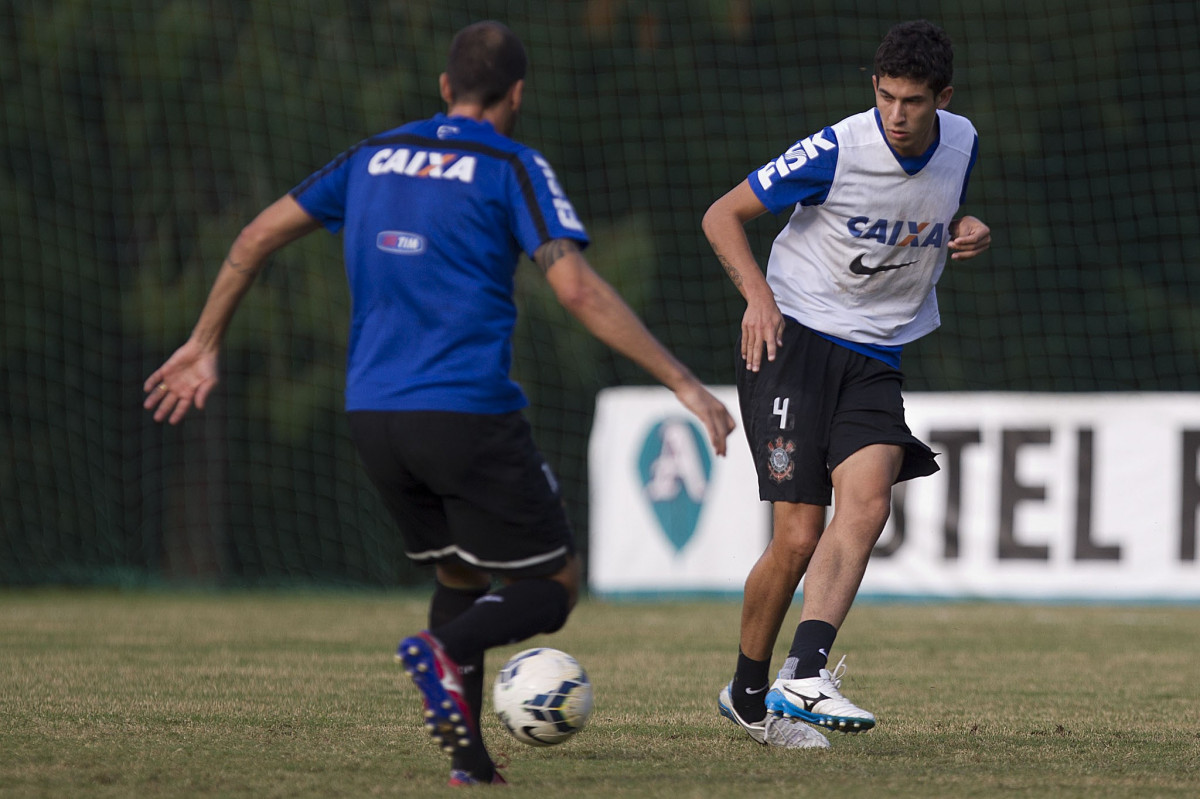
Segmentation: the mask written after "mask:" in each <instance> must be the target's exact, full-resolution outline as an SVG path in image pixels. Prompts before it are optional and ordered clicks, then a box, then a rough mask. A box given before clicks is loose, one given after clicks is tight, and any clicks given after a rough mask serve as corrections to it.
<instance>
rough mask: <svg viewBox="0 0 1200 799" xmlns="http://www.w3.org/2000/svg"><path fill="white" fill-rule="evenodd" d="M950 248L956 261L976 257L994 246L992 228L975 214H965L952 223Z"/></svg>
mask: <svg viewBox="0 0 1200 799" xmlns="http://www.w3.org/2000/svg"><path fill="white" fill-rule="evenodd" d="M950 235H951V236H952V237H953V238H951V239H950V243H949V244H948V245H947V246H948V247H949V248H950V251H951V255H950V257H951V258H953V259H954V260H955V261H965V260H966V259H968V258H974V257H975V256H976V255H979V254H980V253H981V252H983V251H984V250H986V249H987V248H988V247H990V246H992V229H991V228H989V227H988V226H987V225H985V224H983V222H981V221H980V220H978V219H976V218H975V217H973V216H964V217H963V218H962V219H956V220H955V221H954V222H952V223H951V224H950Z"/></svg>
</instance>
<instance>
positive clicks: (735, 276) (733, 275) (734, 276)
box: [717, 253, 742, 289]
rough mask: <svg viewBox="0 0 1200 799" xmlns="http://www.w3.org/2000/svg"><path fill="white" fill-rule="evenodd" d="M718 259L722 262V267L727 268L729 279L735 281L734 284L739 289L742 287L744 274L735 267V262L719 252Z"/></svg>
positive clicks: (726, 272)
mask: <svg viewBox="0 0 1200 799" xmlns="http://www.w3.org/2000/svg"><path fill="white" fill-rule="evenodd" d="M717 260H718V261H720V262H721V267H722V268H723V269H724V270H725V274H727V275H729V279H730V280H732V281H733V285H735V286H737V287H738V288H739V289H740V288H741V287H742V274H741V273H740V272H738V270H736V269H734V268H733V264H731V263H729V260H728V259H727V258H726V257H725V256H724V255H721V253H717Z"/></svg>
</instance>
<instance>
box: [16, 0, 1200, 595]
mask: <svg viewBox="0 0 1200 799" xmlns="http://www.w3.org/2000/svg"><path fill="white" fill-rule="evenodd" d="M489 17H491V18H498V19H502V20H505V21H506V22H508V23H509V24H510V25H511V26H512V27H513V28H514V29H515V30H516V31H517V32H518V34H519V35H520V36H521V37H522V38H523V39H524V41H525V43H526V46H527V48H528V50H529V53H530V57H531V73H530V76H529V81H528V91H527V94H526V98H527V104H526V111H525V114H524V116H523V118H522V121H521V123H520V126H519V128H518V131H517V135H518V136H519V137H520V138H522V139H523V140H525V141H527V142H529V143H530V144H533V145H534V146H536V147H538V148H539V149H540V150H542V151H543V152H544V153H545V154H546V156H547V157H548V158H549V159H550V161H551V162H552V163H553V164H554V165H555V167H556V169H557V171H558V173H559V175H560V177H561V178H562V182H563V183H564V185H565V187H566V189H567V191H568V192H569V194H570V195H571V197H572V198H573V200H574V201H575V204H576V206H577V207H578V209H579V211H580V213H581V215H582V216H583V218H584V220H585V222H586V223H587V224H588V226H589V229H590V231H591V233H592V234H593V237H594V240H595V244H594V246H593V248H592V249H591V250H590V251H589V253H590V256H591V258H592V260H593V262H594V264H595V265H596V266H597V268H598V269H600V270H601V271H602V272H603V273H604V274H605V275H606V276H607V277H608V278H609V279H610V280H611V281H612V282H613V283H614V284H616V285H617V286H618V287H619V288H620V289H621V290H622V291H623V292H624V293H625V295H626V297H627V298H628V299H629V300H630V302H631V304H633V305H634V306H635V307H636V308H637V309H638V310H639V311H640V312H641V313H642V315H643V316H644V318H646V320H647V321H648V323H649V325H650V326H651V328H652V329H653V330H654V331H655V332H656V333H657V334H658V335H659V336H660V337H661V338H662V339H663V340H665V341H666V342H667V343H668V344H669V345H670V346H672V347H673V348H674V349H676V351H677V352H679V353H680V355H681V356H682V357H683V358H684V359H685V360H686V361H687V362H688V363H689V364H691V365H692V366H693V368H694V369H695V370H696V371H697V372H698V373H699V374H700V375H701V377H702V378H703V379H705V380H706V381H708V382H711V383H714V384H727V383H729V382H731V380H732V360H733V339H734V336H735V335H736V330H737V326H738V322H739V320H740V318H741V310H742V304H741V300H740V298H739V297H738V296H737V294H736V292H735V291H734V289H733V288H732V286H730V285H729V284H728V282H727V280H726V278H725V277H724V274H723V273H722V271H721V269H720V268H719V266H718V265H717V264H716V262H715V260H714V258H713V257H712V255H711V253H710V251H709V249H708V247H707V244H706V242H705V241H704V238H703V236H702V234H701V232H700V229H699V219H700V217H701V215H702V213H703V211H704V210H705V208H706V207H707V206H708V204H709V203H710V202H711V201H712V200H713V199H715V198H716V197H717V196H718V195H719V194H720V193H722V192H724V191H725V190H726V189H728V188H729V187H731V186H732V185H733V184H735V183H736V182H738V181H739V180H741V179H742V178H743V177H744V176H745V175H746V174H747V173H748V172H749V171H750V170H751V169H753V168H755V167H757V166H758V165H759V164H760V163H762V162H764V161H765V160H767V159H768V158H770V157H772V156H774V155H777V154H778V153H779V152H781V151H782V150H783V149H784V148H786V147H787V146H788V145H790V144H791V143H792V142H793V141H794V140H796V139H797V138H800V137H802V136H805V135H808V134H809V133H812V132H814V131H815V130H817V129H818V128H820V127H821V126H823V125H825V124H828V123H832V122H834V121H836V120H838V119H840V118H842V117H843V116H846V115H848V114H850V113H853V112H856V111H860V110H863V109H865V108H867V107H869V106H870V104H871V102H872V97H871V94H870V90H869V82H868V80H869V75H870V64H871V58H872V56H873V53H874V48H875V46H876V44H877V42H878V40H879V38H880V36H881V35H882V34H883V32H884V31H885V30H886V29H887V28H888V27H889V26H890V25H891V24H893V23H894V22H897V21H900V20H902V19H911V18H916V17H926V18H929V19H932V20H935V21H937V22H938V23H940V24H941V25H942V26H943V27H945V28H946V29H947V31H948V32H949V33H950V34H951V36H952V37H953V38H954V40H955V42H956V46H957V74H956V79H955V85H956V90H957V91H956V94H955V96H954V100H953V104H952V109H953V110H955V111H958V112H959V113H963V114H966V115H968V116H969V117H971V118H972V119H973V120H974V122H975V124H976V126H977V127H978V129H979V131H980V135H981V154H980V161H979V164H978V167H977V169H976V172H975V177H974V180H973V185H972V191H971V196H970V199H969V203H968V210H969V211H971V212H973V213H975V214H977V215H978V216H980V217H982V218H983V219H985V220H986V221H987V222H988V223H989V224H990V225H991V226H992V228H993V231H994V239H995V243H994V245H993V249H992V251H991V253H990V254H989V255H987V256H985V257H984V258H982V259H977V260H975V261H973V262H970V263H968V264H963V265H955V266H953V267H952V268H950V269H949V270H948V271H947V274H946V276H945V278H944V279H943V282H942V287H941V290H940V296H941V303H942V309H943V318H944V320H945V324H944V326H943V328H942V329H941V330H940V331H939V332H938V333H936V334H934V335H933V336H930V337H928V338H927V339H925V340H923V341H922V342H920V343H918V344H917V345H914V346H912V347H910V348H909V350H908V352H907V354H906V363H905V371H906V373H907V375H908V388H909V390H1008V389H1021V390H1049V391H1062V392H1074V391H1095V390H1105V391H1109V390H1117V391H1132V390H1142V391H1154V390H1172V391H1178V390H1185V391H1194V390H1198V389H1200V369H1198V368H1197V364H1198V362H1200V272H1198V270H1197V269H1196V267H1195V265H1194V264H1193V263H1192V261H1193V259H1194V257H1195V254H1196V253H1197V251H1198V250H1200V224H1198V222H1197V211H1198V208H1197V205H1198V200H1197V195H1198V188H1197V186H1198V183H1200V181H1198V180H1197V178H1198V165H1200V146H1198V145H1197V143H1196V140H1195V138H1194V135H1193V134H1194V131H1195V129H1196V125H1197V122H1198V121H1200V120H1198V119H1197V112H1196V107H1197V104H1196V103H1195V102H1193V100H1192V98H1191V97H1189V96H1188V92H1187V87H1188V85H1189V81H1191V80H1194V78H1195V76H1196V75H1197V74H1200V47H1198V46H1197V42H1198V41H1200V24H1198V12H1197V4H1196V3H1195V2H1194V0H1187V1H1186V2H1166V1H1163V2H1116V1H1115V0H1097V2H1090V3H1083V2H1058V1H1057V0H1037V2H1031V1H1028V0H1003V1H1002V2H1001V1H1000V0H983V2H978V3H971V4H965V3H961V2H923V1H922V0H916V1H915V2H913V1H911V0H910V1H909V2H887V1H886V0H878V1H877V2H871V1H870V0H839V2H819V1H818V2H809V3H803V4H801V3H792V2H777V1H772V0H761V1H755V0H706V1H705V0H692V1H687V2H685V1H683V0H660V1H658V2H653V1H648V2H637V0H628V1H627V2H621V0H588V1H587V2H583V1H582V0H581V1H580V2H561V3H543V2H472V1H471V0H436V2H430V1H428V0H422V1H418V2H400V1H399V0H393V1H392V2H366V1H365V0H357V1H353V2H322V1H320V0H289V1H288V2H282V0H272V1H270V2H267V1H258V2H250V1H249V0H209V1H208V2H198V1H197V2H149V0H140V1H136V2H135V1H134V0H89V1H88V2H82V1H80V0H38V1H37V2H29V1H28V0H6V2H4V3H3V4H2V5H0V85H2V87H3V88H2V99H0V247H2V256H0V270H2V271H0V292H2V299H0V314H2V321H0V582H2V583H5V584H29V583H42V582H60V583H61V582H68V583H114V584H141V583H155V582H201V583H215V584H235V585H243V584H252V585H274V584H293V583H329V584H350V585H385V586H386V585H397V584H401V585H402V584H406V583H410V582H413V581H416V580H419V579H422V577H421V575H420V574H419V573H418V572H417V571H415V570H413V569H412V568H411V567H410V566H408V565H407V564H406V563H405V562H404V559H403V558H402V556H401V554H400V547H399V544H398V541H397V538H396V536H395V533H394V531H393V530H392V528H391V524H390V522H389V520H388V519H387V518H386V516H385V514H384V512H383V510H382V507H381V505H380V503H379V501H378V499H377V498H376V496H375V494H374V492H373V490H372V489H371V487H370V486H369V484H368V483H367V482H366V480H365V479H364V477H363V475H362V473H361V471H360V470H359V467H358V463H357V461H356V458H355V455H354V452H353V450H352V448H351V446H350V444H349V440H348V436H347V431H346V423H345V419H344V416H343V414H342V412H341V389H342V379H343V358H344V340H345V328H346V322H347V316H348V306H349V304H348V297H347V291H346V287H345V280H344V277H343V273H342V270H341V265H340V253H339V241H338V240H337V239H335V238H334V237H332V236H328V235H326V234H323V233H322V234H318V235H314V236H312V237H309V239H307V240H305V241H304V242H302V243H300V244H298V245H294V246H293V247H292V248H290V249H288V250H286V251H285V252H283V253H282V254H280V255H279V256H278V257H277V258H276V259H275V260H274V262H273V264H272V266H271V267H270V268H269V270H268V271H267V272H266V273H265V274H264V276H263V277H262V278H261V279H260V282H259V284H258V285H257V286H256V287H255V289H254V290H253V291H252V293H251V295H250V297H249V298H248V300H247V302H246V303H245V304H244V306H243V308H242V309H241V311H240V313H239V316H238V318H237V319H236V320H235V323H234V326H233V330H232V332H231V335H230V338H229V341H228V346H227V348H226V352H225V355H224V361H223V373H224V382H223V384H222V385H221V387H220V388H219V390H218V393H217V394H216V395H215V396H214V398H213V400H212V401H211V404H210V407H209V409H208V410H206V411H205V412H204V413H203V414H200V415H198V416H195V417H193V418H191V419H190V420H189V421H188V422H186V423H185V424H184V425H182V426H181V427H179V428H162V427H158V426H156V425H154V424H153V423H152V422H150V421H149V420H148V418H147V415H146V414H145V413H144V412H143V411H142V410H141V407H140V402H141V397H142V392H141V383H142V380H143V378H144V377H145V375H146V374H148V373H149V372H150V371H151V370H152V369H153V368H154V367H155V366H156V365H157V364H158V363H159V362H160V361H161V360H162V358H163V357H165V355H167V354H168V353H169V352H170V351H171V350H173V349H174V347H175V346H177V345H178V344H179V343H180V342H182V341H183V339H184V338H185V337H186V335H187V333H188V332H189V330H190V328H191V326H192V324H193V323H194V321H195V318H196V315H197V313H198V312H199V309H200V306H201V305H202V303H203V300H204V297H205V294H206V292H207V288H208V285H209V284H210V282H211V280H212V278H213V276H214V275H215V273H216V269H217V266H218V265H219V263H220V261H221V259H222V257H223V255H224V253H225V250H226V248H227V247H228V245H229V243H230V241H231V240H232V238H233V237H234V236H235V235H236V233H237V231H238V230H239V229H240V226H241V225H242V224H244V223H245V222H246V221H247V220H248V219H250V218H251V217H252V216H253V214H254V213H255V212H256V211H257V210H258V209H259V208H261V207H262V206H264V205H266V204H267V203H269V202H270V201H272V200H273V199H275V198H276V197H278V196H279V195H281V194H283V193H284V192H286V191H287V190H288V189H290V188H291V187H292V186H293V185H295V184H296V183H298V182H299V181H300V180H301V179H303V178H304V177H305V176H306V175H307V174H308V173H309V172H310V171H312V170H313V169H315V168H317V167H319V166H321V165H322V164H324V163H325V162H326V161H328V160H329V159H330V158H332V157H333V156H335V155H336V154H337V153H338V152H340V151H341V150H343V149H345V148H346V147H348V146H349V145H351V144H352V143H354V142H355V141H357V140H359V139H361V138H363V137H364V136H366V135H369V134H371V133H374V132H377V131H379V130H382V129H385V128H388V127H392V126H394V125H395V124H398V123H400V122H402V121H406V120H409V119H412V118H416V117H424V116H428V115H431V114H433V113H434V112H436V111H438V110H441V107H440V104H439V101H438V98H437V93H436V79H437V75H438V73H439V72H440V71H441V69H442V66H443V61H444V53H445V51H446V48H447V46H448V44H449V40H450V37H451V35H452V33H453V32H454V31H455V30H457V29H458V28H460V27H461V26H462V25H464V24H467V23H469V22H471V21H474V20H477V19H481V18H489ZM782 222H783V220H782V219H776V218H772V217H769V216H768V217H765V218H763V219H761V220H758V221H756V222H755V223H753V225H752V229H751V234H752V239H753V241H754V243H755V246H756V248H757V250H758V252H759V254H760V256H762V257H763V258H764V259H765V255H766V253H767V251H768V248H769V246H770V241H771V238H772V237H773V235H774V233H775V232H776V231H777V229H778V227H779V226H780V225H781V224H782ZM536 271H537V270H536V269H535V268H533V267H532V266H531V265H529V264H525V265H523V267H522V273H521V279H520V300H521V304H522V306H523V311H524V318H523V322H522V324H521V327H520V330H519V334H518V338H517V341H516V371H517V374H518V377H519V378H520V380H521V381H522V382H523V383H524V385H525V386H526V388H527V391H528V393H529V394H530V396H531V399H532V401H533V408H532V409H531V410H530V417H531V420H532V421H533V423H534V425H535V430H536V434H537V436H538V439H539V441H540V443H541V445H542V447H543V449H544V451H545V452H546V454H547V456H548V457H549V459H550V460H551V462H552V463H553V464H554V466H555V468H556V469H557V471H558V472H559V475H560V477H561V478H562V479H563V482H564V485H565V487H566V492H567V498H568V501H569V507H570V511H571V515H572V518H573V520H574V522H575V525H576V528H577V531H578V533H579V536H580V538H581V544H582V546H583V547H584V549H585V551H586V533H587V506H586V503H587V474H586V468H585V466H586V460H585V458H586V442H587V435H588V432H589V426H590V422H591V418H592V412H593V408H594V396H595V393H596V391H597V390H598V389H600V388H601V387H604V386H608V385H614V384H629V383H635V384H636V383H644V382H646V378H645V376H644V375H643V374H641V373H640V372H639V370H638V369H637V368H636V367H633V366H632V365H630V364H628V363H626V362H623V361H621V360H620V359H618V358H616V357H614V356H612V355H611V354H609V353H608V352H606V351H605V350H604V349H603V348H601V347H600V346H599V345H597V344H595V343H593V342H592V341H591V340H590V339H589V338H588V337H587V336H586V335H585V334H583V333H582V332H581V331H580V328H579V326H578V325H577V324H575V323H574V322H573V321H572V320H571V319H570V318H568V317H567V316H566V315H565V314H564V313H563V312H562V311H561V310H560V309H558V308H557V306H556V305H555V304H554V302H553V300H552V298H551V297H550V296H549V294H548V292H547V291H546V289H545V287H544V286H543V285H542V283H541V278H540V277H539V276H538V275H537V274H536Z"/></svg>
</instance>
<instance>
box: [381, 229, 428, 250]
mask: <svg viewBox="0 0 1200 799" xmlns="http://www.w3.org/2000/svg"><path fill="white" fill-rule="evenodd" d="M375 246H376V247H378V248H379V249H381V250H383V251H384V252H390V253H394V254H396V255H420V254H421V253H423V252H425V237H424V236H422V235H421V234H420V233H407V232H405V231H403V230H384V231H381V232H380V233H379V235H378V236H376V237H375Z"/></svg>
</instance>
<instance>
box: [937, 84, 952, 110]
mask: <svg viewBox="0 0 1200 799" xmlns="http://www.w3.org/2000/svg"><path fill="white" fill-rule="evenodd" d="M953 94H954V87H953V86H947V87H946V88H944V89H942V90H941V91H940V92H938V96H937V107H938V108H945V107H946V106H948V105H950V97H951V96H952V95H953Z"/></svg>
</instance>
